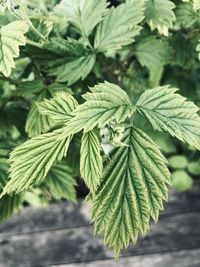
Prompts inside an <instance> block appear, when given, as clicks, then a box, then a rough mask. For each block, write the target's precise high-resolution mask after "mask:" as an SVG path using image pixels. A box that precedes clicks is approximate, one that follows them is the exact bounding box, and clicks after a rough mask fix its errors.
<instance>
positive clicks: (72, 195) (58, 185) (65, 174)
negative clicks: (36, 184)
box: [45, 162, 76, 202]
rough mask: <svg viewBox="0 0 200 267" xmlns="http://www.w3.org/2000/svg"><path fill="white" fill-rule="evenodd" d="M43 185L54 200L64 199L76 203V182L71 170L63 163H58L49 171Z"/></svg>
mask: <svg viewBox="0 0 200 267" xmlns="http://www.w3.org/2000/svg"><path fill="white" fill-rule="evenodd" d="M45 184H46V185H47V187H48V188H49V190H50V192H51V194H52V195H53V197H54V198H55V199H58V200H60V199H62V198H65V199H67V200H70V201H72V202H76V190H75V186H76V180H75V177H73V171H72V169H71V168H70V167H69V166H67V165H66V163H65V162H58V163H56V165H55V166H54V167H53V168H52V169H51V170H50V172H49V174H48V176H47V178H46V181H45Z"/></svg>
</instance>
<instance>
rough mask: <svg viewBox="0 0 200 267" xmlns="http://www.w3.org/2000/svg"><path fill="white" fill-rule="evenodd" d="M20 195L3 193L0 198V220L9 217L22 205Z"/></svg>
mask: <svg viewBox="0 0 200 267" xmlns="http://www.w3.org/2000/svg"><path fill="white" fill-rule="evenodd" d="M22 201H23V198H22V195H12V196H10V195H5V196H3V197H2V198H1V199H0V222H2V221H4V220H6V219H8V218H9V217H11V216H12V215H13V214H14V213H15V212H17V211H18V210H19V209H20V208H21V207H22Z"/></svg>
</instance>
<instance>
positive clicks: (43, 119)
mask: <svg viewBox="0 0 200 267" xmlns="http://www.w3.org/2000/svg"><path fill="white" fill-rule="evenodd" d="M52 126H53V122H52V121H51V120H50V119H49V118H48V117H47V116H46V115H43V114H41V113H40V112H39V109H38V107H37V105H36V103H35V102H34V103H33V104H32V106H31V109H30V111H29V113H28V117H27V120H26V125H25V130H26V132H27V133H28V136H29V137H34V136H37V135H40V134H42V133H45V132H47V131H48V130H49V129H50V128H51V127H52Z"/></svg>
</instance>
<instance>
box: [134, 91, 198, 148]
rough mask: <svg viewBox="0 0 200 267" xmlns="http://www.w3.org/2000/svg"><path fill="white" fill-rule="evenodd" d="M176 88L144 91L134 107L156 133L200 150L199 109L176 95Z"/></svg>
mask: <svg viewBox="0 0 200 267" xmlns="http://www.w3.org/2000/svg"><path fill="white" fill-rule="evenodd" d="M177 90H178V89H177V88H169V87H168V86H162V87H156V88H154V89H150V90H147V91H145V92H144V93H143V94H142V96H141V97H140V99H139V100H138V102H137V104H136V106H137V108H138V110H139V111H140V112H141V113H142V114H143V115H144V116H145V117H146V118H147V119H148V120H149V121H150V123H151V124H152V126H153V128H154V129H155V130H158V131H163V132H169V133H170V134H171V135H172V136H175V137H176V138H178V139H179V140H181V141H183V142H186V143H188V144H190V145H192V146H194V147H196V148H197V149H200V117H199V116H198V114H197V111H198V110H199V108H198V107H197V106H196V105H195V104H194V103H192V102H190V101H187V99H186V98H185V97H183V96H181V95H179V94H177V93H176V91H177Z"/></svg>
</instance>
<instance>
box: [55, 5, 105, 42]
mask: <svg viewBox="0 0 200 267" xmlns="http://www.w3.org/2000/svg"><path fill="white" fill-rule="evenodd" d="M107 6H108V3H107V1H106V0H93V1H88V0H73V1H71V0H62V1H61V2H60V3H59V4H58V5H57V6H56V7H55V9H54V11H55V14H57V15H59V16H61V17H66V18H67V19H68V20H69V21H70V22H71V23H72V24H73V25H74V26H76V27H77V28H78V29H79V30H80V31H81V33H82V34H83V36H85V37H88V36H89V35H90V34H91V32H92V31H93V29H94V28H95V26H96V25H97V24H98V23H99V22H100V21H101V20H102V18H103V16H104V15H105V13H106V11H107Z"/></svg>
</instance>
